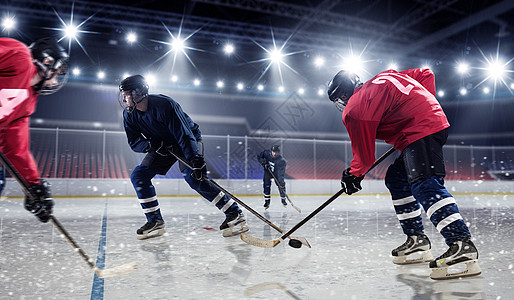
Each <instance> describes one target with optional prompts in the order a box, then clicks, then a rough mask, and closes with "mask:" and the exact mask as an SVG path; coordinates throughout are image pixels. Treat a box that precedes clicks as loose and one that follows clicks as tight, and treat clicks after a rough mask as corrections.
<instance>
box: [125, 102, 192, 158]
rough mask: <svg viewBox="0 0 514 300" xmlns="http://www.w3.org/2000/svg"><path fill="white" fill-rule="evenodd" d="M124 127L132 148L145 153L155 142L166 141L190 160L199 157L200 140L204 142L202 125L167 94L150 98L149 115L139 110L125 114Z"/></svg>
mask: <svg viewBox="0 0 514 300" xmlns="http://www.w3.org/2000/svg"><path fill="white" fill-rule="evenodd" d="M123 125H124V127H125V132H126V133H127V139H128V143H129V145H130V147H131V148H132V150H134V151H135V152H140V153H144V152H145V150H147V149H148V148H149V143H150V140H151V141H152V143H154V142H156V143H160V142H161V141H163V142H164V144H165V145H171V146H173V151H174V152H175V153H177V154H180V153H179V152H178V151H177V150H178V149H180V150H182V154H184V156H185V158H186V159H187V160H190V159H191V158H192V157H194V156H196V155H198V145H197V143H196V142H197V141H201V140H202V135H201V132H200V129H199V126H198V124H196V123H194V122H193V120H191V118H190V117H189V116H188V115H187V114H186V113H185V112H184V111H183V110H182V108H181V107H180V105H179V104H178V103H177V102H176V101H175V100H173V99H171V98H170V97H168V96H165V95H149V96H148V108H147V110H146V111H145V112H142V111H139V110H137V109H135V110H133V111H132V112H127V111H124V112H123Z"/></svg>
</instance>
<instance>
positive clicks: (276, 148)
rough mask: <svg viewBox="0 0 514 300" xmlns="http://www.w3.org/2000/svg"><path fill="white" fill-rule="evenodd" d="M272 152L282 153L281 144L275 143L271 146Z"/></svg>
mask: <svg viewBox="0 0 514 300" xmlns="http://www.w3.org/2000/svg"><path fill="white" fill-rule="evenodd" d="M271 152H277V153H280V146H279V145H273V146H271Z"/></svg>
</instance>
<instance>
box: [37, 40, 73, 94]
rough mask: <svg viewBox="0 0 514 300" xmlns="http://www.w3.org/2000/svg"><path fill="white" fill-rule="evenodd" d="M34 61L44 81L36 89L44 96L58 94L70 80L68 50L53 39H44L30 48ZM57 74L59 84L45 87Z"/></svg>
mask: <svg viewBox="0 0 514 300" xmlns="http://www.w3.org/2000/svg"><path fill="white" fill-rule="evenodd" d="M29 49H30V52H31V54H32V61H33V62H34V64H35V65H36V67H37V71H38V75H39V76H41V78H42V80H41V81H40V82H38V83H37V84H36V85H35V86H34V89H35V90H36V91H37V92H38V93H39V94H42V95H49V94H52V93H55V92H57V91H58V90H59V89H60V88H62V87H63V85H64V84H65V83H66V81H67V80H68V68H69V56H68V53H67V52H66V50H65V49H64V48H63V47H62V46H61V45H59V44H58V43H57V41H56V40H55V39H53V38H48V37H47V38H42V39H39V40H37V41H35V42H33V43H32V44H31V45H30V46H29ZM56 74H57V84H56V85H54V86H45V85H44V82H45V81H46V80H49V79H52V78H53V77H54V75H56Z"/></svg>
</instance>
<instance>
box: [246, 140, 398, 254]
mask: <svg viewBox="0 0 514 300" xmlns="http://www.w3.org/2000/svg"><path fill="white" fill-rule="evenodd" d="M393 152H394V148H391V149H389V150H388V151H387V152H386V153H384V154H383V155H382V156H381V157H380V158H379V159H377V160H376V161H375V163H374V164H373V165H372V166H371V167H370V168H369V170H368V171H367V172H366V173H365V174H364V175H366V174H368V173H369V172H370V171H371V170H373V169H374V168H375V167H376V166H377V165H378V164H379V163H381V162H382V161H384V159H386V158H387V157H388V156H389V155H391V153H393ZM364 175H363V176H364ZM344 192H345V189H344V188H343V189H340V190H339V191H338V192H337V193H335V194H334V195H333V196H332V197H330V198H329V199H328V200H327V201H325V203H323V204H321V205H320V206H319V207H318V208H316V210H314V211H313V212H312V213H310V214H309V215H308V216H307V217H305V218H304V219H303V220H301V221H300V222H299V223H298V224H296V225H295V226H294V227H293V228H291V229H289V231H288V232H286V233H284V234H283V235H282V236H281V237H279V238H278V239H276V240H263V239H260V238H257V237H254V236H251V235H249V234H247V233H241V239H242V240H243V241H244V242H246V243H248V244H250V245H254V246H257V247H262V248H273V247H275V246H277V245H278V244H280V242H283V241H284V239H285V238H287V237H288V236H289V235H291V234H292V233H293V232H295V231H296V230H298V228H300V227H302V226H303V225H304V224H305V223H307V221H309V220H310V219H312V217H314V216H315V215H317V214H318V213H319V212H320V211H322V210H323V209H324V208H325V207H327V206H328V205H329V204H330V203H332V201H334V200H335V199H337V197H339V196H340V195H341V194H343V193H344ZM291 242H293V239H292V238H291V240H290V241H289V245H290V246H293V245H291Z"/></svg>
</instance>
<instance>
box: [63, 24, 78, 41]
mask: <svg viewBox="0 0 514 300" xmlns="http://www.w3.org/2000/svg"><path fill="white" fill-rule="evenodd" d="M63 30H64V36H65V37H67V38H68V39H70V40H72V39H76V38H77V35H78V32H79V30H78V27H77V26H75V25H73V24H68V25H66V24H65V25H64V29H63Z"/></svg>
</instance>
